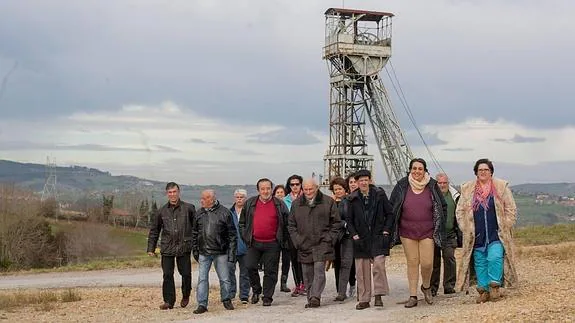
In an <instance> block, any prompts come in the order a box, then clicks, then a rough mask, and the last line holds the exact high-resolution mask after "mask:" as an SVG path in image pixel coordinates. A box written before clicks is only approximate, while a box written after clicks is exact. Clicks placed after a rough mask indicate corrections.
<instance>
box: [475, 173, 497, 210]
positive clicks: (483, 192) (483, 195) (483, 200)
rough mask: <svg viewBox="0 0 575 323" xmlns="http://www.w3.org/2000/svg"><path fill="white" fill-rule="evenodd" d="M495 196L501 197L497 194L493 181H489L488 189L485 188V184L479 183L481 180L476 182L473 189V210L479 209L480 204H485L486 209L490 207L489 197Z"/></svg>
mask: <svg viewBox="0 0 575 323" xmlns="http://www.w3.org/2000/svg"><path fill="white" fill-rule="evenodd" d="M491 196H493V197H494V198H495V197H499V196H498V195H497V190H496V189H495V185H494V184H493V181H492V180H490V181H489V185H488V186H487V188H486V189H484V188H483V185H481V183H479V181H476V182H475V190H474V191H473V204H472V207H473V211H477V210H478V209H479V206H483V208H484V209H485V210H488V209H489V198H490V197H491Z"/></svg>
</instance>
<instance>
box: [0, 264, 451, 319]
mask: <svg viewBox="0 0 575 323" xmlns="http://www.w3.org/2000/svg"><path fill="white" fill-rule="evenodd" d="M404 273H405V271H404V266H403V264H402V263H396V264H394V263H393V261H390V264H388V279H389V283H390V289H391V294H390V295H389V296H387V297H385V298H384V307H383V308H373V307H372V308H369V309H366V310H363V311H357V310H355V305H356V302H355V300H352V299H348V300H347V301H346V302H344V303H336V302H334V301H333V300H332V299H333V298H334V297H335V295H336V292H335V278H334V275H333V270H331V271H329V272H328V273H327V285H326V289H325V292H324V297H323V299H322V307H321V308H319V309H304V305H305V303H306V299H305V297H296V298H294V297H291V296H290V294H289V293H282V292H280V291H279V290H278V291H276V294H275V295H274V303H273V306H271V307H263V306H261V303H260V304H257V305H251V304H249V305H241V304H238V305H237V309H236V310H235V311H217V313H208V314H207V315H202V316H201V319H202V322H232V321H233V322H248V321H249V322H344V321H345V322H372V321H381V319H383V318H385V319H391V320H392V321H396V322H397V321H413V320H414V319H417V318H421V317H425V315H426V314H425V313H427V312H429V311H434V312H435V310H436V308H437V306H429V305H427V304H424V303H423V302H420V304H419V306H418V307H417V308H415V309H412V310H410V311H407V310H406V309H404V308H403V305H401V304H397V303H398V302H400V301H403V300H405V299H406V298H407V295H408V292H407V280H406V277H405V274H404ZM192 274H193V281H194V290H195V283H196V281H197V271H194V272H193V273H192ZM178 276H179V275H177V274H176V275H175V277H176V284H178V285H179V281H180V279H179V277H178ZM290 279H291V278H290ZM161 281H162V272H161V269H160V268H152V269H127V270H104V271H91V272H68V273H42V274H25V275H15V276H3V277H1V278H0V289H4V290H7V289H12V290H13V289H39V288H40V289H44V288H72V287H76V288H86V287H88V288H104V287H158V296H160V290H159V288H160V286H161ZM210 282H211V283H210V284H211V285H212V286H217V285H218V281H217V275H216V274H215V272H212V273H211V274H210ZM278 287H279V286H278ZM437 301H438V303H441V302H442V298H441V297H439V298H438V300H437ZM194 303H195V302H193V303H192V306H193V307H195V304H194ZM193 307H192V308H193ZM178 311H183V310H182V309H179V310H178ZM185 311H187V312H190V310H188V309H185ZM158 314H159V313H158ZM178 317H179V318H181V316H180V315H178ZM189 317H190V320H187V321H195V320H197V319H199V318H200V317H198V316H194V315H193V314H191V313H190V316H189ZM108 318H109V319H112V318H111V317H108ZM179 318H176V321H177V320H178V319H179ZM150 319H151V320H152V321H156V320H157V319H159V321H161V320H162V319H161V316H160V317H155V318H152V317H150ZM172 319H174V318H172ZM172 319H170V320H172ZM112 320H113V319H112ZM181 322H186V320H184V321H181Z"/></svg>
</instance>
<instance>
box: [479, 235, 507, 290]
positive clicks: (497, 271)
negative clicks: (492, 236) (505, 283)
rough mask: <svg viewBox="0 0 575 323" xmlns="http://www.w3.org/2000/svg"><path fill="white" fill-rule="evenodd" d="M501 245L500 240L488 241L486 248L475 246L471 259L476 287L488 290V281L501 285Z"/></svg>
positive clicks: (502, 251)
mask: <svg viewBox="0 0 575 323" xmlns="http://www.w3.org/2000/svg"><path fill="white" fill-rule="evenodd" d="M503 253H504V250H503V245H502V244H501V242H500V241H494V242H492V243H490V244H489V245H488V246H487V248H475V249H474V250H473V261H474V264H475V272H476V274H477V287H478V288H482V289H484V290H489V284H490V283H492V282H493V283H496V284H497V285H498V286H501V282H502V279H503Z"/></svg>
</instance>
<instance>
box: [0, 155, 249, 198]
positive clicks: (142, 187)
mask: <svg viewBox="0 0 575 323" xmlns="http://www.w3.org/2000/svg"><path fill="white" fill-rule="evenodd" d="M56 174H57V180H58V182H57V190H58V194H59V197H60V199H61V200H62V201H66V202H74V201H76V200H78V199H80V198H83V197H88V198H94V199H101V196H102V194H120V193H125V192H138V193H141V194H144V195H146V196H148V197H149V198H150V199H154V200H157V201H158V202H159V203H162V202H163V201H164V200H165V198H164V191H165V185H166V183H165V182H159V181H153V180H148V179H143V178H139V177H135V176H126V175H120V176H114V175H112V174H110V172H105V171H101V170H98V169H95V168H88V167H83V166H69V167H57V168H56ZM45 182H46V166H45V165H42V164H32V163H18V162H14V161H9V160H0V183H11V184H15V185H16V186H19V187H22V188H25V189H29V190H32V191H34V192H37V193H40V192H42V190H43V188H44V183H45ZM208 187H209V188H213V189H215V190H216V193H217V194H218V198H219V199H220V201H221V202H222V204H224V205H226V206H231V205H232V204H233V192H234V190H235V189H237V188H244V189H246V190H248V193H249V194H255V192H256V189H255V186H254V185H246V186H238V185H233V186H232V185H219V186H218V185H213V186H202V185H181V189H182V199H184V200H186V201H190V202H193V203H194V204H196V205H198V204H199V202H198V198H199V196H200V193H201V191H202V190H204V189H206V188H208Z"/></svg>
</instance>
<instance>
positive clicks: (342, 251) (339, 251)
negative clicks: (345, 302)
mask: <svg viewBox="0 0 575 323" xmlns="http://www.w3.org/2000/svg"><path fill="white" fill-rule="evenodd" d="M342 244H343V248H342ZM342 260H343V265H344V266H343V267H344V268H343V269H345V270H342ZM350 266H351V267H350ZM333 270H334V273H335V290H336V291H337V292H338V294H340V295H346V293H347V290H342V291H341V293H340V291H339V285H342V286H344V288H347V283H348V282H349V284H350V285H351V286H355V281H356V279H355V260H354V258H353V241H352V240H351V237H347V236H346V237H343V238H342V239H341V241H339V242H338V243H336V244H335V260H334V261H333ZM347 270H350V272H349V277H348V279H343V280H341V281H340V280H339V274H340V272H347ZM340 283H341V284H340Z"/></svg>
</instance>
